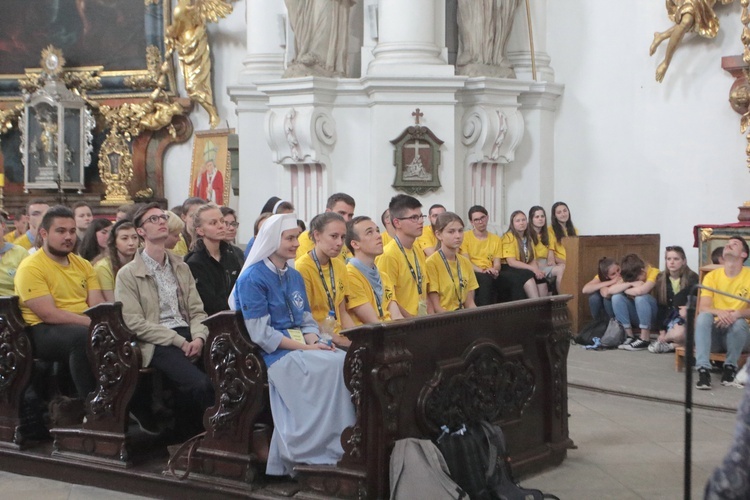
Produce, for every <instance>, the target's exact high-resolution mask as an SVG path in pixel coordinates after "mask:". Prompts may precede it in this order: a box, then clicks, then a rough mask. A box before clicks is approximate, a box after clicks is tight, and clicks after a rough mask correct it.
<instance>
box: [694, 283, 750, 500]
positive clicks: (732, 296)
mask: <svg viewBox="0 0 750 500" xmlns="http://www.w3.org/2000/svg"><path fill="white" fill-rule="evenodd" d="M699 289H703V290H708V291H709V292H713V293H715V294H718V295H724V296H725V297H731V298H733V299H737V300H740V301H742V302H745V303H747V304H750V299H746V298H745V297H740V296H738V295H732V294H731V293H727V292H722V291H721V290H717V289H715V288H710V287H707V286H703V285H695V286H694V287H693V288H692V289H691V290H690V293H689V294H688V302H687V332H686V334H685V469H684V485H683V488H684V491H685V500H690V498H691V496H690V487H691V484H690V483H691V470H690V469H691V467H690V466H691V462H692V453H693V367H694V366H695V360H694V351H695V309H696V302H697V297H698V290H699ZM743 321H744V320H743Z"/></svg>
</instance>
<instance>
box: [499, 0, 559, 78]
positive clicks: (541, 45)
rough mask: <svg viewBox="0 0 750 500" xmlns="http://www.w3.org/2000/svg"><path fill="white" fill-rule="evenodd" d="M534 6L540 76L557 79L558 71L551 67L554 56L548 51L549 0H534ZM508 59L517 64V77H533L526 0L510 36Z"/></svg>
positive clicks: (532, 28)
mask: <svg viewBox="0 0 750 500" xmlns="http://www.w3.org/2000/svg"><path fill="white" fill-rule="evenodd" d="M529 6H530V7H531V30H532V32H533V35H534V36H533V38H534V56H535V63H536V73H537V76H536V80H537V81H538V82H554V81H555V71H554V70H553V69H552V68H551V67H550V62H551V60H550V56H549V54H547V10H548V8H547V0H533V1H532V2H529ZM507 54H508V60H509V61H510V63H511V65H512V66H513V70H514V71H515V73H516V78H518V79H519V80H532V71H531V45H530V43H529V21H528V17H527V15H526V2H521V5H519V7H518V9H517V10H516V18H515V19H514V21H513V31H511V33H510V39H509V40H508V51H507Z"/></svg>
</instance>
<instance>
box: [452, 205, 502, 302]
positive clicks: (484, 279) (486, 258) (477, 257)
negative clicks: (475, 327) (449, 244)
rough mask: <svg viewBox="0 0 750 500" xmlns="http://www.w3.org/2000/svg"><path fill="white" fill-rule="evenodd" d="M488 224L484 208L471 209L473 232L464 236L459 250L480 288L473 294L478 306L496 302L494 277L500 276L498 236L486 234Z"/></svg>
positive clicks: (470, 216) (476, 206) (500, 244)
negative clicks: (468, 262) (471, 269)
mask: <svg viewBox="0 0 750 500" xmlns="http://www.w3.org/2000/svg"><path fill="white" fill-rule="evenodd" d="M488 221H489V216H488V214H487V209H486V208H484V207H483V206H481V205H474V206H473V207H471V208H470V209H469V222H471V226H472V230H471V231H467V232H465V233H464V241H463V243H462V244H461V250H460V252H461V255H463V256H464V257H466V258H468V259H469V260H470V261H471V266H472V268H473V269H474V276H475V277H476V279H477V283H478V284H479V288H477V290H476V293H475V294H474V302H475V303H476V305H478V306H486V305H490V304H494V303H495V302H497V284H498V282H497V277H498V275H499V274H500V257H501V255H502V241H501V240H500V237H499V236H498V235H496V234H492V233H490V232H489V231H488V230H487V222H488Z"/></svg>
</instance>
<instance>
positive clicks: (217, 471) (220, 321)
mask: <svg viewBox="0 0 750 500" xmlns="http://www.w3.org/2000/svg"><path fill="white" fill-rule="evenodd" d="M204 323H205V324H206V326H208V329H209V335H208V339H207V340H206V346H205V348H204V350H203V363H204V366H205V368H206V373H207V374H208V376H209V377H210V379H211V382H212V384H213V387H214V392H215V394H216V399H215V403H214V405H213V406H212V407H210V408H208V409H207V410H206V412H205V414H204V416H203V425H204V427H205V429H206V434H205V436H203V437H202V438H200V439H199V440H197V441H198V442H197V443H196V445H197V446H196V448H195V449H194V450H193V453H192V456H191V459H190V462H191V463H190V464H188V462H187V460H186V457H177V459H176V467H175V468H176V469H177V470H186V469H187V468H188V467H189V468H190V471H191V473H193V472H194V473H197V474H198V475H199V477H200V476H203V477H200V478H201V479H203V480H205V479H206V476H209V477H210V476H216V477H220V478H226V479H231V480H236V481H240V482H243V483H252V482H253V481H254V480H255V479H256V477H257V474H258V472H259V470H258V469H259V466H262V464H260V462H261V459H260V457H258V453H257V452H256V450H257V449H259V448H263V445H264V443H263V442H259V441H263V440H264V439H270V434H269V435H268V436H264V434H263V433H262V432H258V433H254V432H253V431H254V429H255V427H256V423H257V420H258V416H259V415H260V413H261V411H262V410H263V409H264V408H266V407H267V399H268V395H267V383H268V382H267V374H266V364H265V362H264V361H263V358H262V356H261V350H260V347H258V346H257V345H256V344H254V343H253V342H252V341H251V340H250V337H249V335H248V334H247V330H246V329H245V322H244V320H243V319H242V313H241V312H239V311H237V312H235V311H224V312H220V313H217V314H214V315H213V316H211V317H210V318H208V319H207V320H206V321H204ZM266 444H267V443H266ZM262 468H263V469H265V466H262ZM190 477H193V476H192V475H191V476H190Z"/></svg>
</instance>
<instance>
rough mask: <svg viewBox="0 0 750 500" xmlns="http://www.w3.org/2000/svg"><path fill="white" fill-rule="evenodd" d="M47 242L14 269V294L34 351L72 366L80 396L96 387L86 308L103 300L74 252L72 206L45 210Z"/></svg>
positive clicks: (90, 269) (41, 230) (88, 270)
mask: <svg viewBox="0 0 750 500" xmlns="http://www.w3.org/2000/svg"><path fill="white" fill-rule="evenodd" d="M39 235H40V236H41V237H42V240H43V245H42V247H41V249H40V250H39V251H38V252H36V253H35V254H34V255H32V256H30V257H27V258H26V259H24V260H23V261H22V262H21V264H20V265H19V266H18V270H17V271H16V282H15V285H16V295H18V296H19V298H20V300H21V302H20V306H21V314H22V315H23V319H24V321H25V322H26V324H27V325H29V327H30V332H31V338H32V340H33V343H34V355H35V356H36V357H38V358H40V359H44V360H47V361H60V362H64V363H67V364H68V366H69V367H70V375H71V378H72V379H73V384H74V385H75V388H76V391H77V392H78V396H79V397H81V398H85V397H86V396H88V394H89V393H90V392H91V391H93V390H94V389H95V386H96V384H95V380H94V375H93V373H92V371H91V366H90V365H89V360H88V356H87V354H86V346H87V345H88V343H89V333H88V330H89V324H90V323H91V318H89V317H88V316H86V315H85V314H84V313H83V312H84V311H85V310H86V309H88V308H89V307H93V306H95V305H97V304H99V303H101V302H104V296H103V295H102V291H101V289H100V287H99V281H98V280H97V278H96V273H95V272H94V268H93V267H92V266H91V264H90V263H89V262H88V261H87V260H85V259H83V258H82V257H79V256H78V255H76V254H74V253H73V249H74V248H75V244H76V222H75V217H74V215H73V211H72V210H71V209H69V208H68V207H64V206H56V207H52V208H50V209H49V210H46V214H45V215H44V216H43V217H42V219H41V223H40V224H39Z"/></svg>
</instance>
